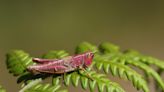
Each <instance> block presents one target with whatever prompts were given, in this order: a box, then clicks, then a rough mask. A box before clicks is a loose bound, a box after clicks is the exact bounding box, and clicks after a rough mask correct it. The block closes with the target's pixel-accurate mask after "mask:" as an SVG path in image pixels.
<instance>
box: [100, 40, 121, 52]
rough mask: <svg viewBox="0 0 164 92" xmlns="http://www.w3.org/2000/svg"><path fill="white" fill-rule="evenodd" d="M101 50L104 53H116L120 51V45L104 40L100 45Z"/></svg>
mask: <svg viewBox="0 0 164 92" xmlns="http://www.w3.org/2000/svg"><path fill="white" fill-rule="evenodd" d="M99 50H100V51H101V52H102V53H116V52H119V50H120V47H119V46H116V45H115V44H112V43H109V42H104V43H101V44H100V45H99Z"/></svg>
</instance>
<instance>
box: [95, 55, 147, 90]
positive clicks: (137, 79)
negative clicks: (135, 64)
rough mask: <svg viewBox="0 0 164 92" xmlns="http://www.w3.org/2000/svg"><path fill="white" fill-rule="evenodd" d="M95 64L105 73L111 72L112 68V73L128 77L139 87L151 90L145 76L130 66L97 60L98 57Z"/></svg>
mask: <svg viewBox="0 0 164 92" xmlns="http://www.w3.org/2000/svg"><path fill="white" fill-rule="evenodd" d="M98 58H100V57H98ZM93 64H94V65H95V66H96V69H98V70H103V71H104V72H105V73H109V70H110V71H111V73H112V75H114V76H116V75H118V76H119V77H120V78H127V79H128V80H130V81H131V82H132V83H133V85H134V87H136V88H137V89H142V90H143V91H144V92H149V89H148V86H147V83H146V81H145V80H144V79H143V77H142V76H141V75H140V74H138V73H137V72H136V71H134V70H133V69H131V68H130V67H128V66H126V65H123V64H119V63H116V62H111V61H109V60H98V59H97V60H96V57H95V59H94V62H93Z"/></svg>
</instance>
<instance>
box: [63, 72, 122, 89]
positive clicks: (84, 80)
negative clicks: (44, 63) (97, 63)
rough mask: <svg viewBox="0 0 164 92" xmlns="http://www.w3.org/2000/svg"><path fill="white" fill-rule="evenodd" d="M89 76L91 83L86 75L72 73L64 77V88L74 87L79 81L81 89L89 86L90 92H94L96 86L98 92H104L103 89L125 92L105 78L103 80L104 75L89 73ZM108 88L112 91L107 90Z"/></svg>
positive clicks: (83, 73)
mask: <svg viewBox="0 0 164 92" xmlns="http://www.w3.org/2000/svg"><path fill="white" fill-rule="evenodd" d="M89 76H90V77H91V78H93V81H92V80H91V79H90V78H88V77H87V74H86V73H85V72H84V71H80V74H79V73H78V72H73V73H71V74H67V75H66V78H65V80H64V82H65V84H66V86H68V85H70V83H72V84H73V85H74V86H75V87H76V86H78V84H79V81H80V82H81V86H82V88H83V89H87V86H88V84H89V88H90V91H91V92H94V90H95V87H96V85H97V87H98V89H99V92H104V91H105V88H106V90H107V92H125V91H124V90H123V89H122V88H121V87H120V86H119V85H118V84H116V83H113V82H111V81H109V79H107V78H104V76H105V75H102V74H97V73H96V72H94V71H90V72H89ZM102 85H103V86H102ZM110 88H111V89H113V90H109V89H110Z"/></svg>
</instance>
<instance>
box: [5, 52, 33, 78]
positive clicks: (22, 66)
mask: <svg viewBox="0 0 164 92" xmlns="http://www.w3.org/2000/svg"><path fill="white" fill-rule="evenodd" d="M6 56H7V60H6V64H7V68H8V69H9V72H10V73H13V75H15V76H18V75H21V74H23V73H24V72H25V71H26V67H27V66H28V65H31V64H33V62H32V58H31V57H30V56H29V54H27V53H25V52H24V51H22V50H14V51H11V52H9V53H8V54H7V55H6Z"/></svg>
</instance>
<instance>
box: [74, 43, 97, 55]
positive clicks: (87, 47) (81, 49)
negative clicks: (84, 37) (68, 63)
mask: <svg viewBox="0 0 164 92" xmlns="http://www.w3.org/2000/svg"><path fill="white" fill-rule="evenodd" d="M86 51H92V52H98V48H97V47H96V46H94V45H92V44H90V43H88V42H82V43H80V44H79V45H78V46H77V47H76V51H75V53H76V54H77V53H83V52H86Z"/></svg>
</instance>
